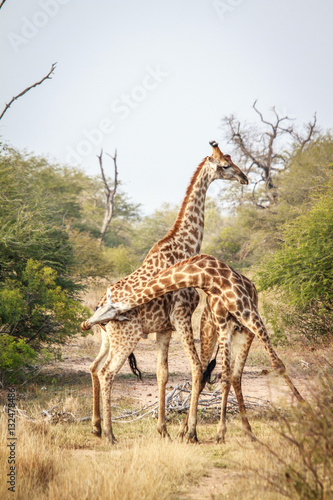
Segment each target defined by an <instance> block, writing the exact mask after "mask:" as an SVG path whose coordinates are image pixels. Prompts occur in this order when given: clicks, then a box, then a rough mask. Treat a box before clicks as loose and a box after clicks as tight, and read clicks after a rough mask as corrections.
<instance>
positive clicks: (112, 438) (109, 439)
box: [107, 434, 117, 444]
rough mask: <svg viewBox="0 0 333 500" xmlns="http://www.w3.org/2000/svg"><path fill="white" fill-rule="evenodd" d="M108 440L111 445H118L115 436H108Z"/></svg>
mask: <svg viewBox="0 0 333 500" xmlns="http://www.w3.org/2000/svg"><path fill="white" fill-rule="evenodd" d="M107 440H108V442H109V444H116V443H117V440H116V438H115V437H114V435H113V434H112V435H111V436H107Z"/></svg>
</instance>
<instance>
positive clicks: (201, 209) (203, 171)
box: [147, 160, 214, 262]
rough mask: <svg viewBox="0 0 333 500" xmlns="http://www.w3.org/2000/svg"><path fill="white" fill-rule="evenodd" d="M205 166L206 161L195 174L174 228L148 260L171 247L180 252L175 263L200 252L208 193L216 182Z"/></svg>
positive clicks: (155, 248) (152, 251) (152, 250)
mask: <svg viewBox="0 0 333 500" xmlns="http://www.w3.org/2000/svg"><path fill="white" fill-rule="evenodd" d="M205 164H206V161H205V160H204V161H203V162H202V163H201V164H200V165H199V166H198V168H197V170H196V171H195V172H194V174H193V177H192V179H191V181H190V184H189V186H188V188H187V190H186V194H185V198H184V200H183V202H182V204H181V207H180V210H179V213H178V216H177V219H176V222H175V223H174V225H173V227H172V228H171V230H170V231H169V233H168V234H167V235H166V236H165V237H164V238H163V239H161V240H160V241H158V242H157V243H156V244H155V245H154V246H153V248H152V249H151V250H150V252H149V254H148V256H147V258H148V257H149V256H152V254H153V253H155V252H161V251H164V249H168V250H170V245H171V247H173V248H172V249H173V250H176V251H177V252H179V257H178V258H176V259H175V262H176V261H177V260H181V259H185V258H187V257H191V256H192V255H196V254H197V253H198V252H199V251H200V248H201V243H202V238H203V231H204V222H205V200H206V193H207V189H208V187H209V185H210V184H211V182H212V181H213V180H214V179H213V177H212V173H211V171H210V170H209V169H208V168H206V167H205Z"/></svg>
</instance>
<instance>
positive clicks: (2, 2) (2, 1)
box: [0, 0, 6, 9]
mask: <svg viewBox="0 0 333 500" xmlns="http://www.w3.org/2000/svg"><path fill="white" fill-rule="evenodd" d="M5 1H6V0H1V2H0V9H1V7H3V4H4V3H5Z"/></svg>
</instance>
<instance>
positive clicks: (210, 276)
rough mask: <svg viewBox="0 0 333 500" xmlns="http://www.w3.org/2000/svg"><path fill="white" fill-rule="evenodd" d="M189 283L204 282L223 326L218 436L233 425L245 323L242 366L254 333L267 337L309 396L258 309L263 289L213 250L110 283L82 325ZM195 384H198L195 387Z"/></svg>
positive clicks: (279, 368) (275, 361)
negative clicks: (231, 408)
mask: <svg viewBox="0 0 333 500" xmlns="http://www.w3.org/2000/svg"><path fill="white" fill-rule="evenodd" d="M188 287H195V288H200V289H201V290H203V291H204V292H206V294H207V295H208V298H209V305H210V310H211V314H212V320H213V323H214V326H215V328H216V330H217V334H218V343H219V347H220V350H221V354H222V375H221V385H222V402H221V416H220V422H219V425H218V430H217V436H216V442H221V441H222V442H224V440H225V434H226V429H227V428H226V409H227V399H228V394H229V390H230V386H231V382H232V370H231V363H230V358H231V346H232V344H233V345H234V346H235V347H236V351H237V342H236V339H235V338H233V337H237V335H238V333H239V332H241V335H243V336H244V333H242V331H243V329H244V328H245V329H246V331H249V332H250V335H249V336H248V339H247V340H246V341H245V342H244V340H243V339H242V338H241V339H240V340H241V342H240V346H241V349H240V351H239V352H236V363H238V364H239V366H240V367H241V366H242V360H243V359H244V357H245V359H246V356H247V352H248V349H249V346H250V345H251V342H252V338H253V337H254V336H256V337H257V338H258V339H259V340H260V341H261V342H262V343H263V345H264V347H265V349H266V351H267V353H268V355H269V357H270V361H271V364H272V367H273V369H274V370H275V371H276V372H277V373H278V374H280V375H282V376H283V377H284V379H285V381H286V383H287V384H288V386H289V387H290V389H291V390H292V392H293V394H294V395H295V397H296V398H297V400H298V401H303V398H302V396H301V395H300V393H299V392H298V390H297V389H296V387H295V386H294V384H293V382H292V381H291V379H290V377H289V376H288V375H287V373H286V368H285V365H284V363H283V362H282V360H281V359H280V358H279V357H278V355H277V353H276V352H275V350H274V348H273V346H272V344H271V342H270V339H269V336H268V333H267V330H266V328H265V325H264V323H263V321H262V319H261V317H260V315H259V312H258V309H257V294H256V292H255V288H254V285H253V284H252V283H251V282H250V280H248V279H247V278H245V277H244V276H242V275H241V274H240V273H238V272H236V271H234V270H233V269H232V268H231V267H229V266H228V265H227V264H225V263H223V262H220V261H218V260H217V259H216V258H215V257H212V256H210V255H205V254H201V255H196V256H194V257H191V258H189V259H187V260H184V261H181V262H178V263H176V264H175V265H173V266H171V267H170V268H169V269H166V270H164V271H162V272H160V273H159V274H157V275H156V276H155V277H153V278H152V279H148V280H146V282H144V283H143V282H142V279H136V281H135V282H133V283H132V285H131V287H128V288H124V287H117V286H110V287H109V288H108V290H107V298H108V300H107V303H106V304H105V305H104V306H103V307H101V308H100V309H99V310H97V311H96V312H95V314H94V315H93V316H92V317H91V318H90V319H88V320H87V321H85V322H84V323H83V324H82V325H81V328H82V329H87V328H91V327H92V326H93V325H94V324H100V323H103V322H105V321H110V320H115V319H117V317H118V319H120V320H122V321H125V322H126V318H127V314H128V311H130V310H131V309H132V308H133V307H138V306H140V305H142V304H145V303H147V302H149V301H150V300H152V299H156V298H157V297H160V296H161V295H163V294H165V293H168V292H171V291H174V290H180V289H183V288H188ZM245 337H246V335H245ZM237 356H238V361H237ZM238 369H239V368H238ZM238 369H237V366H236V368H235V367H234V370H235V371H236V372H237V371H238ZM194 390H197V389H196V388H193V389H192V392H193V391H194ZM242 416H243V417H244V415H242ZM245 418H246V417H245ZM190 420H191V416H189V425H190Z"/></svg>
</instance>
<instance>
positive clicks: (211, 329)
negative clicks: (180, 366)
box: [178, 304, 217, 439]
mask: <svg viewBox="0 0 333 500" xmlns="http://www.w3.org/2000/svg"><path fill="white" fill-rule="evenodd" d="M216 341H217V334H216V327H215V324H214V322H213V319H212V315H211V312H210V309H209V306H208V304H206V306H205V308H204V310H203V313H202V316H201V323H200V362H201V369H202V372H203V373H205V370H206V368H207V367H208V364H209V362H210V360H211V358H212V355H213V352H214V348H215V345H216ZM204 387H205V382H204V381H203V378H202V379H201V383H200V392H199V395H200V393H201V392H202V391H203V389H204ZM188 419H189V412H187V414H186V417H185V420H184V422H183V423H182V425H181V428H180V431H179V433H178V437H179V438H180V439H183V438H184V436H185V435H186V433H187V432H188Z"/></svg>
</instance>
